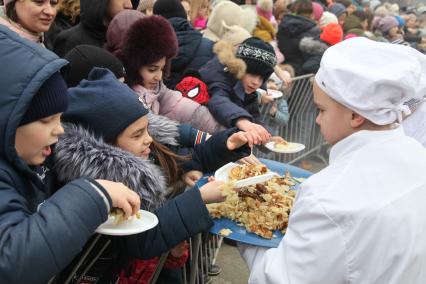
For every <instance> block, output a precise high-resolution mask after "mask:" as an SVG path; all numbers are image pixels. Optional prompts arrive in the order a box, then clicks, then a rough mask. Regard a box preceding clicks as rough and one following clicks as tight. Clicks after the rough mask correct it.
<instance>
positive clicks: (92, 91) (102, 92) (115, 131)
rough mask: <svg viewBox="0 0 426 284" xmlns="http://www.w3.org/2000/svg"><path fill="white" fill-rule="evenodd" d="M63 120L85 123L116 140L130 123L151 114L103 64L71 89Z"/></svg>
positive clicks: (111, 140) (94, 130)
mask: <svg viewBox="0 0 426 284" xmlns="http://www.w3.org/2000/svg"><path fill="white" fill-rule="evenodd" d="M68 91H69V103H70V105H69V108H68V110H67V111H66V112H65V113H64V114H63V115H62V119H63V121H66V122H72V123H74V124H79V125H82V126H83V127H85V128H87V129H89V130H91V131H93V132H94V133H95V135H97V136H100V137H102V138H103V139H104V140H105V141H106V142H108V143H114V142H115V140H116V139H117V137H118V135H119V134H120V133H121V132H123V131H124V130H125V129H126V128H127V127H128V126H129V125H130V124H132V123H133V122H135V121H136V120H138V119H139V118H141V117H142V116H145V115H146V114H148V110H147V109H146V108H145V107H144V106H143V104H142V102H141V101H139V98H138V96H137V95H136V94H135V93H134V92H133V90H132V89H130V88H129V87H128V86H127V85H125V84H123V83H121V82H120V81H118V80H117V78H116V77H115V75H114V74H113V73H112V72H111V71H109V70H108V69H104V68H93V70H92V71H91V72H90V73H89V76H88V79H87V80H82V81H81V82H80V84H79V85H78V86H76V87H74V88H70V89H69V90H68Z"/></svg>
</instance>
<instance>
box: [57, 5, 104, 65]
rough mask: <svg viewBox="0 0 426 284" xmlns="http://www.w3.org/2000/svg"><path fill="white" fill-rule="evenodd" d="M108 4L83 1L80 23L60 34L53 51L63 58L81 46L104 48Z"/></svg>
mask: <svg viewBox="0 0 426 284" xmlns="http://www.w3.org/2000/svg"><path fill="white" fill-rule="evenodd" d="M107 4H108V0H97V1H93V0H81V1H80V23H79V24H78V25H76V26H74V27H72V28H70V29H67V30H64V31H63V32H61V33H59V34H58V36H57V38H56V40H55V42H54V44H53V51H54V52H55V53H56V54H57V55H59V56H60V57H63V56H64V55H65V54H67V52H68V51H70V50H71V49H73V48H74V47H76V46H77V45H80V44H88V45H94V46H98V47H102V46H103V45H104V43H105V42H106V31H107V27H105V25H104V15H105V9H106V7H107Z"/></svg>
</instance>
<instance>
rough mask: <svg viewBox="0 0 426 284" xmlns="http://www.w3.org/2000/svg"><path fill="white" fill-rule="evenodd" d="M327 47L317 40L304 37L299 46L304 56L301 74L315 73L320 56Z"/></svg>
mask: <svg viewBox="0 0 426 284" xmlns="http://www.w3.org/2000/svg"><path fill="white" fill-rule="evenodd" d="M328 47H329V45H328V44H327V43H326V42H324V41H322V40H321V39H319V38H312V37H304V38H303V39H302V40H301V41H300V44H299V49H300V50H301V51H302V52H303V54H304V61H303V64H302V72H303V74H308V73H317V71H318V69H319V67H320V62H321V58H322V55H323V54H324V52H325V51H326V50H327V48H328Z"/></svg>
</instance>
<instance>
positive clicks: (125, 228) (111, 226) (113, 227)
mask: <svg viewBox="0 0 426 284" xmlns="http://www.w3.org/2000/svg"><path fill="white" fill-rule="evenodd" d="M139 214H140V218H139V219H138V218H136V217H135V216H134V217H132V218H131V219H129V220H127V221H123V222H120V223H118V224H117V223H116V222H115V219H114V217H112V216H109V217H108V220H107V221H106V222H105V223H103V224H102V225H100V226H99V227H98V228H97V229H96V232H97V233H99V234H103V235H110V236H127V235H134V234H138V233H142V232H144V231H148V230H149V229H152V228H154V227H155V226H157V224H158V218H157V216H155V215H154V214H152V213H151V212H148V211H145V210H139Z"/></svg>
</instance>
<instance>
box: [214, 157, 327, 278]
mask: <svg viewBox="0 0 426 284" xmlns="http://www.w3.org/2000/svg"><path fill="white" fill-rule="evenodd" d="M295 166H298V167H303V168H306V170H309V171H311V172H318V171H320V170H321V169H322V168H324V167H325V166H326V165H325V164H324V163H322V162H321V161H320V160H318V159H308V160H304V161H303V162H302V163H301V164H297V165H295ZM216 264H218V265H219V266H220V267H222V272H221V273H220V274H219V275H218V276H216V277H213V284H246V283H247V281H248V277H249V270H248V267H247V265H246V263H245V262H244V260H243V259H242V258H241V256H240V253H239V252H238V250H237V248H236V247H233V246H229V245H227V244H225V243H222V246H221V248H220V250H219V254H218V257H217V260H216Z"/></svg>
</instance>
